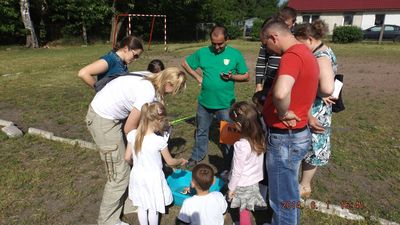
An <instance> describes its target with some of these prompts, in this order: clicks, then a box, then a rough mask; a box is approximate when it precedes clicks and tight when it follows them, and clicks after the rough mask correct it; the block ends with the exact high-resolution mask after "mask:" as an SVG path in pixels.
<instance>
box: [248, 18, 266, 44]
mask: <svg viewBox="0 0 400 225" xmlns="http://www.w3.org/2000/svg"><path fill="white" fill-rule="evenodd" d="M263 23H264V20H262V19H256V20H254V22H253V28H252V30H251V39H252V40H260V31H261V26H262V24H263Z"/></svg>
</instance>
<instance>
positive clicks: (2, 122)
mask: <svg viewBox="0 0 400 225" xmlns="http://www.w3.org/2000/svg"><path fill="white" fill-rule="evenodd" d="M12 125H14V123H13V122H11V121H7V120H2V119H0V126H2V127H9V126H12Z"/></svg>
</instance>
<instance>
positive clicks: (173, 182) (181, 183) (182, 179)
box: [167, 170, 224, 206]
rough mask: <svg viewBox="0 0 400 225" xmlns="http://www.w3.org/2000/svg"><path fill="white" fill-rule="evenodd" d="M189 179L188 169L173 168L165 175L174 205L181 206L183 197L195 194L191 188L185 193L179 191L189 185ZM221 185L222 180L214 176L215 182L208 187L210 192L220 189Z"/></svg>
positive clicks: (190, 175) (190, 176)
mask: <svg viewBox="0 0 400 225" xmlns="http://www.w3.org/2000/svg"><path fill="white" fill-rule="evenodd" d="M191 180H192V171H189V170H175V171H174V172H173V173H172V174H171V175H170V176H168V177H167V183H168V185H169V187H170V188H171V191H172V195H173V197H174V204H175V205H178V206H182V204H183V201H184V200H185V199H187V198H189V197H191V196H193V195H195V194H196V193H195V192H196V191H195V190H194V189H193V188H192V189H191V190H190V194H187V195H185V194H182V193H181V192H182V191H183V189H184V188H185V187H190V181H191ZM223 186H224V181H222V180H221V179H219V178H218V177H216V180H215V183H214V184H213V185H212V186H211V187H210V192H212V191H220V190H221V188H222V187H223Z"/></svg>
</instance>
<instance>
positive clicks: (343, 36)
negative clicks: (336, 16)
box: [332, 26, 363, 43]
mask: <svg viewBox="0 0 400 225" xmlns="http://www.w3.org/2000/svg"><path fill="white" fill-rule="evenodd" d="M362 39H363V33H362V30H361V28H359V27H356V26H340V27H336V28H335V29H334V30H333V35H332V41H333V42H335V43H352V42H357V41H361V40H362Z"/></svg>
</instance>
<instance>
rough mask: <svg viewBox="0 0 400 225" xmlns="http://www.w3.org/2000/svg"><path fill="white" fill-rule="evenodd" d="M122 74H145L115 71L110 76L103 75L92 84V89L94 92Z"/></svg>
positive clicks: (138, 75) (141, 75)
mask: <svg viewBox="0 0 400 225" xmlns="http://www.w3.org/2000/svg"><path fill="white" fill-rule="evenodd" d="M122 76H136V77H144V76H145V75H143V74H140V73H130V72H127V73H117V74H114V75H111V76H107V77H104V78H103V79H101V80H98V81H97V82H96V83H95V84H94V90H95V91H96V92H99V91H100V90H101V89H103V88H104V87H105V86H106V85H107V84H108V83H109V82H110V81H112V80H114V79H115V78H118V77H122Z"/></svg>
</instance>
